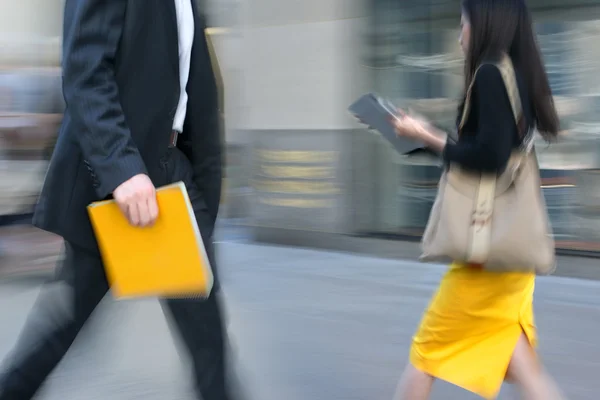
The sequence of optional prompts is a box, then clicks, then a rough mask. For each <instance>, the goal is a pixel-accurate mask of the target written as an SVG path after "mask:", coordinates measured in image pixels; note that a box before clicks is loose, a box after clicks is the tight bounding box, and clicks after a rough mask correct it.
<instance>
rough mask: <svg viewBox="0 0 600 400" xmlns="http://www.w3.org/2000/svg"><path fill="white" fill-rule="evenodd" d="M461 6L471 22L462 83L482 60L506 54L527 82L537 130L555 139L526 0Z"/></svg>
mask: <svg viewBox="0 0 600 400" xmlns="http://www.w3.org/2000/svg"><path fill="white" fill-rule="evenodd" d="M462 8H463V12H464V13H465V14H466V17H467V18H468V20H469V22H470V25H471V35H470V40H469V47H468V51H467V54H466V60H465V87H468V85H469V84H470V82H471V80H472V79H473V75H474V74H475V70H476V69H477V67H478V66H479V65H480V64H481V63H482V62H484V61H486V60H493V59H498V58H499V57H500V56H501V55H502V54H508V55H509V56H510V58H511V59H512V62H513V64H514V66H515V68H516V69H518V70H519V71H520V73H521V74H522V75H523V79H524V80H525V82H526V85H527V89H528V92H529V97H530V99H531V102H532V106H533V110H534V113H535V121H534V122H535V125H536V127H537V129H538V131H539V132H540V134H541V135H542V136H543V137H544V138H545V139H546V140H548V141H550V140H552V139H554V138H555V137H556V136H557V135H558V131H559V129H560V123H559V119H558V114H557V112H556V108H555V107H554V100H553V98H552V91H551V90H550V84H549V83H548V76H547V74H546V70H545V68H544V63H543V61H542V56H541V54H540V49H539V47H538V44H537V41H536V37H535V34H534V32H533V27H532V21H531V15H530V13H529V10H528V9H527V6H526V5H525V0H463V2H462Z"/></svg>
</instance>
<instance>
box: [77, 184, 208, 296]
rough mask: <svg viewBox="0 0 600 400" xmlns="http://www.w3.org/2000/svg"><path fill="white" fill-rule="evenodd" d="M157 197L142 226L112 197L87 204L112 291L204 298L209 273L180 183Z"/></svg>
mask: <svg viewBox="0 0 600 400" xmlns="http://www.w3.org/2000/svg"><path fill="white" fill-rule="evenodd" d="M156 197H157V200H158V219H157V221H156V223H155V224H154V225H153V226H151V227H146V228H139V227H134V226H132V225H130V224H129V222H128V221H127V219H126V218H125V216H124V215H123V213H122V212H121V210H120V209H119V207H118V206H117V204H116V203H115V202H114V200H106V201H100V202H95V203H92V204H90V205H89V206H88V214H89V216H90V219H91V221H92V226H93V227H94V232H95V234H96V239H97V241H98V245H99V247H100V252H101V253H102V260H103V262H104V268H105V270H106V274H107V278H108V280H109V283H110V285H111V291H112V293H113V295H114V296H115V297H116V298H131V297H146V296H160V297H192V296H193V297H196V296H197V297H207V296H208V295H209V294H210V291H211V289H212V286H213V275H212V270H211V268H210V264H209V261H208V257H207V256H206V249H205V248H204V244H203V242H202V237H201V236H200V230H199V229H198V224H197V222H196V218H195V216H194V211H193V208H192V204H191V202H190V199H189V197H188V194H187V190H186V189H185V185H184V184H183V182H177V183H174V184H171V185H168V186H164V187H161V188H158V189H157V191H156Z"/></svg>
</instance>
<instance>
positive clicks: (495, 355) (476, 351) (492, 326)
mask: <svg viewBox="0 0 600 400" xmlns="http://www.w3.org/2000/svg"><path fill="white" fill-rule="evenodd" d="M534 287H535V275H534V274H526V273H494V272H488V271H485V270H483V269H481V268H477V267H471V266H468V265H465V264H461V263H453V264H452V265H451V266H450V269H449V270H448V272H447V273H446V275H445V276H444V278H443V279H442V282H441V284H440V288H439V290H438V292H437V293H436V294H435V296H434V297H433V300H432V302H431V304H430V306H429V308H428V309H427V311H426V312H425V315H424V316H423V320H422V321H421V326H420V327H419V329H418V330H417V333H416V334H415V336H414V338H413V343H412V347H411V351H410V362H411V363H412V365H413V366H414V367H415V368H417V369H418V370H421V371H423V372H425V373H427V374H429V375H431V376H433V377H435V378H438V379H441V380H444V381H447V382H450V383H452V384H454V385H456V386H459V387H461V388H463V389H466V390H468V391H470V392H473V393H475V394H477V395H479V396H481V397H483V398H486V399H494V398H496V396H497V395H498V392H499V391H500V386H501V385H502V383H503V381H504V378H505V376H506V370H507V368H508V364H509V362H510V359H511V356H512V354H513V351H514V348H515V346H516V344H517V340H518V339H519V337H520V335H521V334H522V333H525V335H526V336H527V338H528V340H529V343H530V344H531V345H532V347H534V348H535V347H536V345H537V340H536V329H535V323H534V317H533V304H532V303H533V291H534Z"/></svg>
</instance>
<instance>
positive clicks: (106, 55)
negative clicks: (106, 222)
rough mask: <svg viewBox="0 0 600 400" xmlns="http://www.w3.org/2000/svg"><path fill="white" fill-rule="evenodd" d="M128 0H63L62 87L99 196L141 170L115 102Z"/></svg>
mask: <svg viewBox="0 0 600 400" xmlns="http://www.w3.org/2000/svg"><path fill="white" fill-rule="evenodd" d="M126 6H127V0H66V3H65V22H64V42H63V92H64V97H65V102H66V106H67V112H68V115H69V116H70V117H71V118H72V119H73V120H74V121H75V122H76V124H77V125H78V126H79V127H82V129H80V130H79V131H78V132H75V135H74V136H75V139H76V140H77V142H78V144H79V146H80V148H81V151H82V153H83V157H84V158H85V160H86V161H87V162H88V163H89V164H90V166H91V168H92V169H93V170H94V172H95V174H96V175H97V177H98V181H99V183H100V185H99V186H98V187H97V188H96V191H97V194H98V197H99V198H105V197H106V196H108V195H109V194H111V193H112V192H113V190H114V189H116V188H117V186H119V185H120V184H121V183H123V182H125V181H126V180H128V179H129V178H131V177H133V176H135V175H137V174H141V173H146V167H145V165H144V162H143V160H142V157H141V156H140V153H139V151H138V149H137V147H136V145H135V143H134V142H133V139H132V137H131V133H130V131H129V128H128V126H127V124H126V121H125V116H124V114H123V110H122V108H121V104H120V102H119V92H118V87H117V83H116V80H115V70H114V69H115V57H116V53H117V47H118V43H119V40H120V39H121V33H122V31H123V24H124V19H125V10H126Z"/></svg>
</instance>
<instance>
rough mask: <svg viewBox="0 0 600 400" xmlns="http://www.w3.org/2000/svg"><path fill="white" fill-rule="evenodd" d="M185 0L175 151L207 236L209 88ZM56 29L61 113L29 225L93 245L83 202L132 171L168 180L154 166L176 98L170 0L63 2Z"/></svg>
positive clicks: (214, 187)
mask: <svg viewBox="0 0 600 400" xmlns="http://www.w3.org/2000/svg"><path fill="white" fill-rule="evenodd" d="M191 1H192V3H193V11H194V17H195V38H194V42H193V47H192V54H191V66H190V74H189V80H188V84H187V93H188V105H187V115H186V120H185V124H184V132H183V134H182V135H181V136H180V138H179V141H178V147H179V148H180V149H181V150H182V151H183V152H184V154H185V155H186V156H187V157H188V158H189V159H190V161H191V163H192V166H193V176H194V178H193V180H194V183H195V184H196V185H197V187H198V189H199V190H200V192H201V193H202V196H201V197H202V201H203V204H201V205H200V207H201V209H203V210H204V212H203V215H204V216H205V218H201V220H200V221H199V224H200V229H201V230H202V233H203V236H211V235H212V231H213V228H214V223H215V220H216V217H217V212H218V207H219V202H220V194H221V170H222V166H221V164H222V156H221V153H222V142H221V138H220V134H219V106H218V93H217V87H216V83H215V75H214V73H213V69H212V67H211V61H210V57H209V53H208V49H207V43H206V37H205V32H204V29H205V27H206V25H205V22H204V17H203V15H201V13H200V12H199V10H198V9H197V5H196V4H195V1H193V0H191ZM63 35H64V38H63V59H62V68H63V94H64V98H65V102H66V109H65V114H64V119H63V124H62V127H61V129H60V132H59V135H58V139H57V143H56V147H55V149H54V153H53V155H52V158H51V161H50V166H49V170H48V172H47V175H46V180H45V183H44V187H43V189H42V192H41V195H40V199H39V202H38V205H37V208H36V211H35V214H34V225H36V226H37V227H39V228H41V229H44V230H46V231H49V232H53V233H56V234H58V235H60V236H62V237H63V238H64V239H65V240H67V241H69V242H71V243H73V244H76V245H79V246H81V247H83V248H86V249H89V250H92V251H97V244H96V240H95V237H94V234H93V231H92V227H91V224H90V220H89V218H88V215H87V210H86V207H87V205H88V204H90V203H91V202H93V201H96V200H102V199H106V198H108V197H110V196H111V193H112V192H113V190H114V189H115V188H116V187H117V186H119V185H120V184H121V183H123V182H125V181H126V180H128V179H129V178H131V177H133V176H134V175H137V174H141V173H145V174H148V176H149V177H150V178H151V179H152V181H153V182H154V184H155V185H156V186H162V185H164V184H167V183H170V182H169V178H168V177H167V176H166V174H165V172H164V171H165V169H164V168H163V166H162V165H161V163H164V161H165V158H164V157H165V156H166V154H167V152H168V144H169V139H170V133H171V131H172V124H173V118H174V116H175V110H176V108H177V104H178V101H179V94H180V83H179V51H178V33H177V21H176V11H175V3H174V1H173V0H143V1H142V0H109V1H107V0H66V4H65V13H64V32H63ZM205 239H206V237H205Z"/></svg>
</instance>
